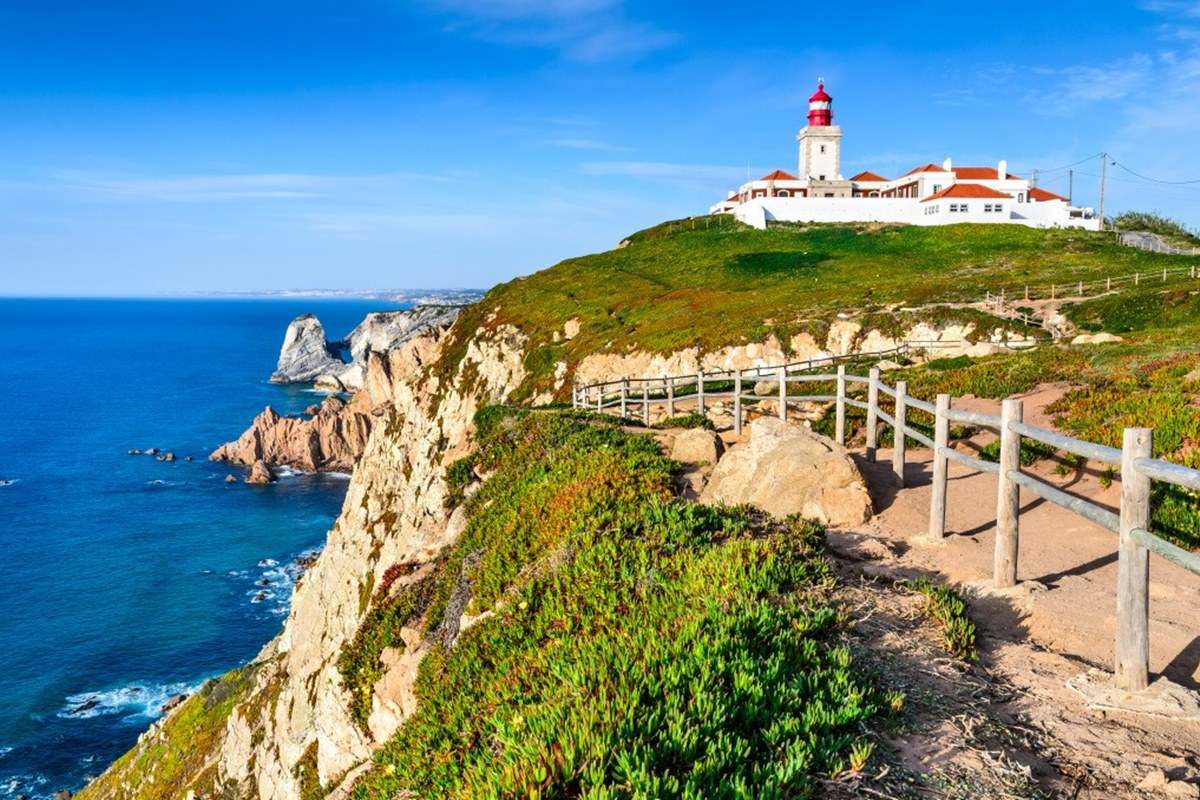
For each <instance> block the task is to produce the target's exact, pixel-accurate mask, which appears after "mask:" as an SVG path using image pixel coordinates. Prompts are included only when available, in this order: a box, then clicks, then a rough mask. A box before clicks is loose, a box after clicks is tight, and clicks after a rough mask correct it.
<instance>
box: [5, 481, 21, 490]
mask: <svg viewBox="0 0 1200 800" xmlns="http://www.w3.org/2000/svg"><path fill="white" fill-rule="evenodd" d="M20 482H21V479H20V478H7V479H5V478H0V489H4V488H6V487H8V486H13V485H14V484H17V483H20Z"/></svg>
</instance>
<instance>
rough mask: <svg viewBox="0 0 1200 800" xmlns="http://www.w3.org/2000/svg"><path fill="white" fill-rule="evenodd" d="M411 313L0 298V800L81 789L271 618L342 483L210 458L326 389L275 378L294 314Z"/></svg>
mask: <svg viewBox="0 0 1200 800" xmlns="http://www.w3.org/2000/svg"><path fill="white" fill-rule="evenodd" d="M399 307H403V306H399V305H396V304H388V303H381V302H375V301H372V302H366V301H361V300H337V301H331V300H315V299H303V300H190V299H189V300H91V299H87V300H83V299H80V300H62V299H53V300H51V299H45V300H42V299H37V300H24V299H0V342H3V351H2V354H0V381H2V384H3V400H2V401H0V402H2V403H3V405H2V411H0V798H16V797H18V796H20V795H26V796H28V797H29V798H31V800H33V799H34V798H42V797H47V798H48V797H51V796H52V795H53V793H54V792H55V791H57V790H59V789H71V790H75V789H77V788H79V787H80V786H82V785H83V783H84V782H85V780H86V777H87V776H89V775H95V774H98V773H99V772H101V771H103V769H104V768H105V767H106V766H107V765H108V764H109V763H110V762H111V761H112V760H113V759H115V758H116V757H117V756H118V755H120V754H121V753H122V752H124V751H125V750H127V749H128V748H129V747H130V746H132V745H133V743H134V742H135V740H136V739H137V737H138V735H139V734H140V733H141V732H142V731H143V730H144V729H145V728H146V726H147V725H148V724H149V723H150V722H151V721H152V719H154V718H155V717H156V716H158V715H159V714H160V710H161V706H162V704H163V702H164V701H165V700H167V699H168V698H169V697H171V696H172V695H175V694H178V693H180V692H187V691H191V690H193V689H195V688H196V687H197V686H198V685H199V684H200V683H202V682H203V681H204V680H205V679H206V678H209V677H212V676H214V675H217V674H220V673H222V672H224V671H226V670H228V669H230V668H231V667H234V666H236V665H238V664H240V663H242V662H245V661H247V660H249V659H251V658H253V657H254V655H255V654H256V653H257V652H258V651H259V649H260V648H261V647H262V646H263V645H264V644H265V643H266V642H267V641H268V640H269V639H270V638H271V637H272V636H273V635H274V634H275V633H276V632H277V631H278V630H279V628H280V625H281V623H282V621H283V619H284V617H285V615H286V613H287V608H288V602H289V599H290V594H291V586H292V583H293V581H294V578H295V575H296V559H297V558H298V557H300V556H302V555H304V554H306V553H311V552H313V551H314V550H315V549H317V548H319V547H320V546H321V544H322V543H323V541H324V538H325V533H326V531H327V530H328V529H329V527H330V526H331V524H332V523H333V520H334V518H335V516H336V515H337V513H338V512H339V511H340V509H341V504H342V500H343V497H344V495H345V491H346V484H347V479H348V476H342V475H303V474H299V475H290V476H288V477H285V478H283V479H282V480H280V481H278V482H277V483H274V484H272V485H270V486H265V487H252V486H248V485H246V484H244V483H237V484H229V483H226V482H225V476H226V475H227V474H229V473H230V472H235V473H237V474H239V475H240V474H241V473H240V471H238V470H231V469H230V468H229V467H228V466H227V465H224V464H216V463H212V462H209V461H208V460H207V456H208V453H209V452H211V451H212V450H213V449H214V448H215V447H217V446H218V445H219V444H221V443H222V442H224V441H226V440H230V439H234V438H236V437H237V436H238V435H239V434H240V433H241V432H242V430H243V429H244V428H245V427H246V426H247V425H248V424H249V423H250V420H251V418H252V417H253V416H254V415H255V414H257V413H258V412H259V411H261V410H262V408H263V407H264V406H266V405H272V406H274V407H275V408H276V409H277V410H279V411H280V412H281V413H297V412H300V411H301V410H303V409H304V408H305V407H306V406H308V405H310V404H312V403H314V402H319V400H320V396H318V395H315V394H313V393H312V392H311V391H307V390H305V389H303V388H297V387H280V386H272V385H271V384H268V383H267V381H266V379H267V377H268V376H269V375H270V373H271V371H272V369H273V368H274V366H275V360H276V358H277V356H278V353H279V346H280V344H281V342H282V340H283V334H284V329H285V328H286V326H287V323H288V322H289V321H290V320H291V319H292V318H293V317H295V316H296V315H297V314H300V313H303V312H306V311H311V312H314V313H316V314H317V315H318V316H319V317H320V319H321V321H322V322H323V323H324V324H325V328H326V331H327V334H328V335H330V336H343V335H345V334H346V333H348V332H349V331H350V329H351V328H353V327H354V325H356V324H357V323H358V322H359V321H360V320H361V319H362V317H363V316H364V315H365V314H366V313H367V312H368V311H378V310H386V309H394V308H399ZM150 447H155V448H159V449H160V450H171V451H173V452H174V453H175V454H176V456H177V457H178V460H176V461H175V462H174V463H166V462H160V461H157V460H155V459H154V458H153V457H149V456H131V455H128V451H129V450H130V449H133V448H137V449H146V448H150ZM187 456H191V457H192V459H193V460H192V461H186V460H184V459H185V457H187Z"/></svg>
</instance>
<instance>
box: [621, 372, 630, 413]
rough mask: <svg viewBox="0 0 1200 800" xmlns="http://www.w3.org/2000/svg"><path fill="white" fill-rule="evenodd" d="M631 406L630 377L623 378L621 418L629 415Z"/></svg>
mask: <svg viewBox="0 0 1200 800" xmlns="http://www.w3.org/2000/svg"><path fill="white" fill-rule="evenodd" d="M628 407H629V378H622V379H621V419H625V417H626V416H627V415H628Z"/></svg>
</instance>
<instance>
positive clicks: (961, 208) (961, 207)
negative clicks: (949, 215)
mask: <svg viewBox="0 0 1200 800" xmlns="http://www.w3.org/2000/svg"><path fill="white" fill-rule="evenodd" d="M958 210H959V212H960V213H963V214H965V213H966V212H967V204H966V203H959V204H958Z"/></svg>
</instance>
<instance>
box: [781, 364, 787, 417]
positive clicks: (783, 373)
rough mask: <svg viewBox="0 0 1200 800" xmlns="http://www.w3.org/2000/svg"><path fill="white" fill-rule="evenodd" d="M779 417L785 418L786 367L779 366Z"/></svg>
mask: <svg viewBox="0 0 1200 800" xmlns="http://www.w3.org/2000/svg"><path fill="white" fill-rule="evenodd" d="M779 418H780V419H787V368H786V367H780V368H779Z"/></svg>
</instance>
